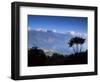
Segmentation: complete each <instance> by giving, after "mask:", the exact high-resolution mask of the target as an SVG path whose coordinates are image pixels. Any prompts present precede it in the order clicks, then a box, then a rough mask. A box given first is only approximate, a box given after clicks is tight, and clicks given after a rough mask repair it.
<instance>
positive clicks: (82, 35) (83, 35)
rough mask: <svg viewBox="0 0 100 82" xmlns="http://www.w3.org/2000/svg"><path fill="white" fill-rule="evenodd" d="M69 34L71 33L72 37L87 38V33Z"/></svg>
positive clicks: (73, 32) (72, 32)
mask: <svg viewBox="0 0 100 82" xmlns="http://www.w3.org/2000/svg"><path fill="white" fill-rule="evenodd" d="M67 33H69V34H70V35H72V36H80V37H87V34H86V33H80V32H75V31H68V32H67Z"/></svg>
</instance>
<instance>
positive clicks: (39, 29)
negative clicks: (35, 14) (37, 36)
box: [36, 28, 47, 32]
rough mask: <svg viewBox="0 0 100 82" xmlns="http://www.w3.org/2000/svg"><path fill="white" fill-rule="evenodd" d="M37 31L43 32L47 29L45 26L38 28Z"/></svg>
mask: <svg viewBox="0 0 100 82" xmlns="http://www.w3.org/2000/svg"><path fill="white" fill-rule="evenodd" d="M36 31H43V32H46V31H47V30H46V29H43V28H37V29H36Z"/></svg>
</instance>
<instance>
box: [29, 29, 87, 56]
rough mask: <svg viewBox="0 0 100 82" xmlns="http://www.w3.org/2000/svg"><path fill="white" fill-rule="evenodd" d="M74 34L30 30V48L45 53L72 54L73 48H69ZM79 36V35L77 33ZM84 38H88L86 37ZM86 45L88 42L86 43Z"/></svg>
mask: <svg viewBox="0 0 100 82" xmlns="http://www.w3.org/2000/svg"><path fill="white" fill-rule="evenodd" d="M74 36H75V34H73V32H67V33H57V32H53V31H51V30H47V31H37V30H28V48H32V47H38V48H40V49H43V50H44V51H45V52H49V51H51V52H57V53H61V54H70V53H72V52H73V51H72V48H70V47H69V45H68V42H69V40H70V39H71V38H72V37H74ZM77 36H79V33H77ZM82 37H84V38H86V36H83V35H82ZM85 45H86V42H85Z"/></svg>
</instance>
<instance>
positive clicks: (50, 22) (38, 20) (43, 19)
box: [28, 15, 88, 34]
mask: <svg viewBox="0 0 100 82" xmlns="http://www.w3.org/2000/svg"><path fill="white" fill-rule="evenodd" d="M87 24H88V20H87V17H70V16H42V15H28V28H30V29H33V30H36V29H40V28H41V29H46V30H54V31H56V32H61V33H66V32H68V31H74V32H79V33H85V34H87V26H88V25H87Z"/></svg>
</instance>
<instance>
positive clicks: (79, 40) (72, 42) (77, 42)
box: [68, 37, 85, 53]
mask: <svg viewBox="0 0 100 82" xmlns="http://www.w3.org/2000/svg"><path fill="white" fill-rule="evenodd" d="M84 42H85V39H83V38H82V37H74V38H71V39H70V40H69V43H68V44H69V47H73V51H74V53H80V52H81V50H82V44H84ZM74 45H76V49H75V48H74ZM79 45H80V49H79Z"/></svg>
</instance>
